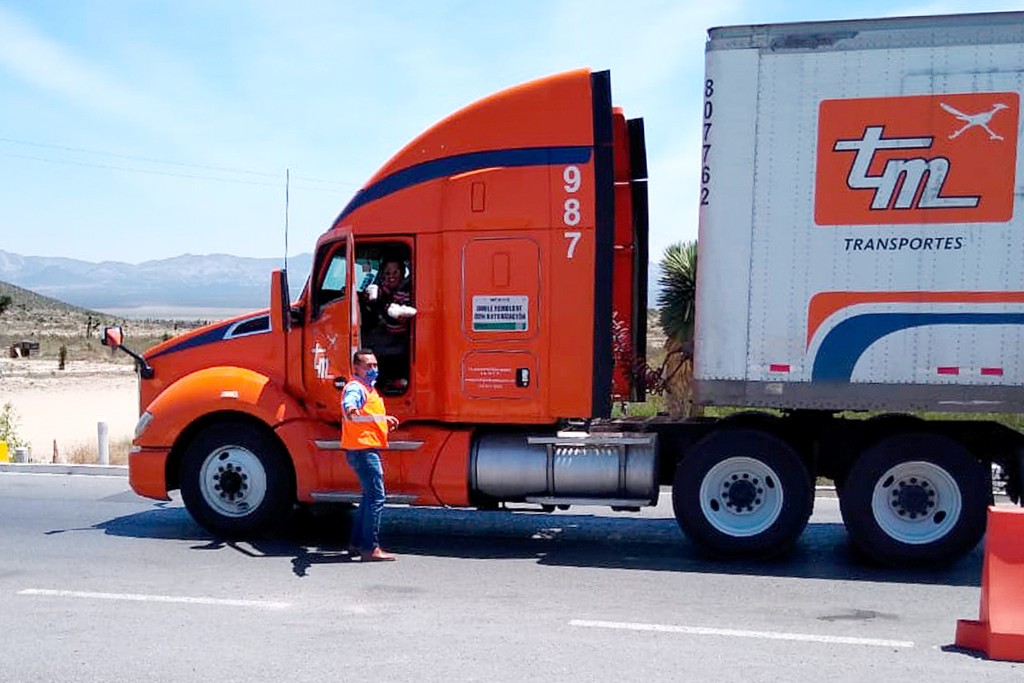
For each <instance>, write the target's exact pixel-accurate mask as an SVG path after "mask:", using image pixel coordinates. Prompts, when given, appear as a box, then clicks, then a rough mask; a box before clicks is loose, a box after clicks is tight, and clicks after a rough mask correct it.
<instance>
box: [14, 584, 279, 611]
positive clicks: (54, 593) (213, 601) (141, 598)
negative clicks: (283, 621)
mask: <svg viewBox="0 0 1024 683" xmlns="http://www.w3.org/2000/svg"><path fill="white" fill-rule="evenodd" d="M18 595H45V596H51V597H61V598H88V599H91V600H128V601H132V602H175V603H184V604H188V605H219V606H225V607H257V608H261V609H285V608H286V607H290V606H291V603H288V602H274V601H270V600H231V599H227V598H194V597H189V596H185V595H144V594H138V593H93V592H91V591H62V590H49V589H46V588H26V589H25V590H21V591H18Z"/></svg>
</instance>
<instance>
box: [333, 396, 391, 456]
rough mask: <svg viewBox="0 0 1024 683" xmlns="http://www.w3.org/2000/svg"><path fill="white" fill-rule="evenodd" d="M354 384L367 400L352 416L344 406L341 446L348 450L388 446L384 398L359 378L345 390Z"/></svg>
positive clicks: (342, 409)
mask: <svg viewBox="0 0 1024 683" xmlns="http://www.w3.org/2000/svg"><path fill="white" fill-rule="evenodd" d="M352 385H356V387H358V389H359V390H360V391H361V392H363V396H364V398H365V401H364V402H363V407H362V408H359V409H358V410H356V413H355V415H353V416H352V417H349V416H348V415H346V414H345V407H344V406H342V408H341V447H342V448H343V449H344V450H346V451H357V450H363V449H366V448H387V447H388V421H387V411H386V410H385V409H384V399H383V398H381V395H380V394H378V393H377V390H376V389H374V388H373V387H368V386H366V385H365V384H363V383H362V382H360V381H359V380H352V381H351V382H349V383H348V384H346V385H345V390H346V391H347V390H348V389H349V387H351V386H352Z"/></svg>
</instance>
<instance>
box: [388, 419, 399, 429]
mask: <svg viewBox="0 0 1024 683" xmlns="http://www.w3.org/2000/svg"><path fill="white" fill-rule="evenodd" d="M387 421H388V431H389V432H393V431H395V430H396V429H398V418H397V417H395V416H394V415H388V416H387Z"/></svg>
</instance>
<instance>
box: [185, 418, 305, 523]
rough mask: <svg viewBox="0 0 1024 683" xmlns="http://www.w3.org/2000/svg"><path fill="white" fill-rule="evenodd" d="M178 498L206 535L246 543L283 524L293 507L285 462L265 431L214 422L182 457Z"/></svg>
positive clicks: (292, 488) (292, 486)
mask: <svg viewBox="0 0 1024 683" xmlns="http://www.w3.org/2000/svg"><path fill="white" fill-rule="evenodd" d="M181 497H182V500H184V502H185V507H186V508H187V509H188V511H189V514H191V515H192V517H193V518H194V519H195V520H196V521H197V522H198V523H199V524H200V525H201V526H202V527H203V528H205V529H206V530H207V531H209V532H210V533H212V534H214V535H217V536H223V537H225V538H247V537H252V536H258V535H261V534H264V533H266V532H268V531H270V530H272V529H273V528H274V527H275V526H277V525H278V524H280V523H282V522H283V521H284V520H285V519H286V518H287V516H288V514H289V513H290V512H291V509H292V506H293V505H294V502H295V484H294V475H293V474H292V469H291V466H290V465H289V463H288V457H287V455H286V454H285V452H284V449H283V448H282V447H281V445H280V443H279V442H278V441H277V439H276V438H275V437H274V436H273V434H271V433H270V432H269V430H266V429H261V428H260V427H258V426H256V425H253V424H251V423H246V422H239V421H228V422H219V423H217V424H213V425H211V426H209V427H207V428H205V429H203V430H202V431H201V432H199V434H197V435H196V436H195V438H193V439H192V441H191V443H189V445H188V447H187V448H186V449H185V453H184V455H183V457H182V463H181Z"/></svg>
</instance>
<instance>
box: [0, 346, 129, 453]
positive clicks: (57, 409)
mask: <svg viewBox="0 0 1024 683" xmlns="http://www.w3.org/2000/svg"><path fill="white" fill-rule="evenodd" d="M138 400H139V394H138V380H137V378H136V375H135V371H134V367H133V366H132V365H130V364H126V363H102V362H94V361H68V363H67V367H66V368H65V369H64V370H58V369H57V361H55V360H50V359H33V358H27V359H6V358H5V359H0V408H2V407H3V405H4V404H6V403H10V404H11V406H13V409H14V415H15V421H14V432H15V434H16V435H17V436H18V437H19V438H20V439H21V440H22V441H25V442H28V444H29V446H30V448H31V459H32V461H33V462H53V461H54V452H55V448H56V454H57V458H56V461H57V462H95V461H96V452H97V423H98V422H100V421H104V422H106V423H107V426H108V429H109V435H110V444H111V446H110V448H111V462H112V463H113V462H117V461H122V462H123V459H124V454H125V451H126V450H127V447H128V442H129V441H130V440H131V437H132V432H133V431H134V429H135V422H136V420H137V419H138ZM55 444H56V446H55Z"/></svg>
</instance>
